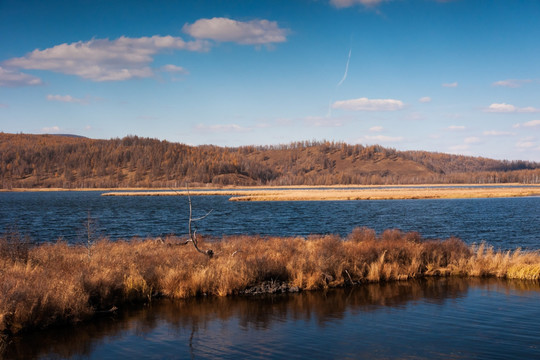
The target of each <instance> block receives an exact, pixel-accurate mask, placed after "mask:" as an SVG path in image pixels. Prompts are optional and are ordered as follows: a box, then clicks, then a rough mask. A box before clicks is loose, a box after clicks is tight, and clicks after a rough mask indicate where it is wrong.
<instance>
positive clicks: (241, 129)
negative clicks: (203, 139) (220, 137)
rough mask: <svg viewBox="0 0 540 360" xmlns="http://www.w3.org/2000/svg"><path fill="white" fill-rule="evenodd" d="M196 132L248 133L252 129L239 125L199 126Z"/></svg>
mask: <svg viewBox="0 0 540 360" xmlns="http://www.w3.org/2000/svg"><path fill="white" fill-rule="evenodd" d="M195 129H196V130H198V131H201V132H210V133H219V132H247V131H250V130H251V129H249V128H246V127H243V126H240V125H237V124H218V125H204V124H199V125H197V126H196V127H195Z"/></svg>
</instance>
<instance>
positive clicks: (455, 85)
mask: <svg viewBox="0 0 540 360" xmlns="http://www.w3.org/2000/svg"><path fill="white" fill-rule="evenodd" d="M441 86H442V87H447V88H455V87H458V83H457V81H456V82H453V83H445V84H441Z"/></svg>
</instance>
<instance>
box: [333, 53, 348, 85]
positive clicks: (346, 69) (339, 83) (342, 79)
mask: <svg viewBox="0 0 540 360" xmlns="http://www.w3.org/2000/svg"><path fill="white" fill-rule="evenodd" d="M351 52H352V49H349V56H348V57H347V64H346V65H345V73H344V74H343V77H342V78H341V80H340V81H339V82H338V84H337V85H336V87H339V86H341V84H343V82H344V81H345V80H346V79H347V73H348V72H349V63H350V62H351Z"/></svg>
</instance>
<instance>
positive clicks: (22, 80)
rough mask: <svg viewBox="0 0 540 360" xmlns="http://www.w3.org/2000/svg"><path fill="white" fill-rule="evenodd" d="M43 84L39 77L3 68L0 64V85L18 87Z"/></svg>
mask: <svg viewBox="0 0 540 360" xmlns="http://www.w3.org/2000/svg"><path fill="white" fill-rule="evenodd" d="M41 84H43V83H42V81H41V79H39V78H37V77H35V76H32V75H28V74H24V73H21V72H17V71H12V70H8V69H4V68H3V67H1V66H0V86H5V87H19V86H34V85H41Z"/></svg>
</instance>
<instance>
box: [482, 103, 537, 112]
mask: <svg viewBox="0 0 540 360" xmlns="http://www.w3.org/2000/svg"><path fill="white" fill-rule="evenodd" d="M483 111H484V112H491V113H535V112H540V109H537V108H534V107H532V106H528V107H523V108H520V107H517V106H514V105H512V104H506V103H493V104H491V105H489V107H487V108H485V109H484V110H483Z"/></svg>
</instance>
